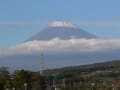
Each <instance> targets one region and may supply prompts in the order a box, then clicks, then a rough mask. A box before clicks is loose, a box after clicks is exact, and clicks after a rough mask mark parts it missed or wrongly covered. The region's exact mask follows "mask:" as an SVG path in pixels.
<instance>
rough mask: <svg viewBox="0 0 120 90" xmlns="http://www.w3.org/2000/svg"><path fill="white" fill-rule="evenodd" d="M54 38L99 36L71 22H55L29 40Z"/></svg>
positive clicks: (89, 37)
mask: <svg viewBox="0 0 120 90" xmlns="http://www.w3.org/2000/svg"><path fill="white" fill-rule="evenodd" d="M54 38H59V39H62V40H68V39H71V38H76V39H80V38H86V39H91V38H97V36H95V35H93V34H90V33H88V32H86V31H84V30H82V29H80V28H79V27H77V25H75V24H72V23H70V22H53V23H51V24H50V25H49V27H47V28H45V29H43V30H42V31H40V32H39V33H37V34H36V35H34V36H33V37H31V38H29V39H28V40H27V41H33V40H51V39H54Z"/></svg>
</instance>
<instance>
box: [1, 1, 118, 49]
mask: <svg viewBox="0 0 120 90" xmlns="http://www.w3.org/2000/svg"><path fill="white" fill-rule="evenodd" d="M119 4H120V0H1V1H0V41H1V42H0V48H3V47H8V46H13V45H15V44H19V43H21V42H22V41H25V40H26V39H28V38H29V37H31V36H32V35H34V34H35V33H37V32H39V31H40V30H42V29H43V28H44V27H46V26H47V25H48V24H49V23H51V22H53V21H69V22H73V23H76V24H77V25H78V26H79V27H80V28H82V29H84V30H86V31H88V32H91V33H93V34H95V35H97V36H100V37H105V38H117V39H118V38H120V5H119Z"/></svg>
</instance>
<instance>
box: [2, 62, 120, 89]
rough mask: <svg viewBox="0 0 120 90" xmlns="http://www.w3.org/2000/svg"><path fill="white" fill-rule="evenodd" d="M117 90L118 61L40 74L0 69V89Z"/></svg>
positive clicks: (118, 78)
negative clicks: (10, 71)
mask: <svg viewBox="0 0 120 90" xmlns="http://www.w3.org/2000/svg"><path fill="white" fill-rule="evenodd" d="M54 87H57V88H60V89H61V90H119V89H120V88H119V87H120V61H110V62H105V63H96V64H90V65H82V66H74V67H65V68H60V69H53V70H45V71H44V75H40V73H39V72H33V71H27V70H16V71H15V72H13V73H12V74H10V73H9V71H8V68H7V67H1V68H0V90H46V89H47V90H49V89H48V88H54Z"/></svg>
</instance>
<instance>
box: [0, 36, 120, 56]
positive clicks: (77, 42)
mask: <svg viewBox="0 0 120 90" xmlns="http://www.w3.org/2000/svg"><path fill="white" fill-rule="evenodd" d="M115 50H120V39H70V40H61V39H59V38H55V39H53V40H49V41H36V40H35V41H29V42H25V43H22V44H18V45H16V46H11V47H8V48H5V49H1V50H0V57H2V56H10V55H19V54H33V53H40V52H42V51H43V52H46V53H78V52H80V53H82V52H90V53H91V52H112V51H115Z"/></svg>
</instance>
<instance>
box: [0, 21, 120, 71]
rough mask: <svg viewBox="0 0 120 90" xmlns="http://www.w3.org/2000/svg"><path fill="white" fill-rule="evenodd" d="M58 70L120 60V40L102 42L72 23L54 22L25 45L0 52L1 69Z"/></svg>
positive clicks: (104, 40) (25, 42)
mask: <svg viewBox="0 0 120 90" xmlns="http://www.w3.org/2000/svg"><path fill="white" fill-rule="evenodd" d="M41 52H43V53H44V68H45V69H51V68H59V67H66V66H76V65H83V64H90V63H95V62H103V61H108V60H113V59H120V55H119V53H120V40H109V39H101V38H99V37H97V36H95V35H93V34H91V33H89V32H86V31H84V30H82V29H80V28H79V27H78V26H76V25H75V24H72V23H70V22H53V23H51V24H50V25H49V26H48V27H47V28H45V29H43V30H41V31H40V32H38V33H37V34H36V35H34V36H32V37H30V38H29V39H27V40H25V41H24V42H23V43H21V44H19V45H16V46H12V47H8V48H6V49H4V50H0V66H8V67H10V69H12V70H16V69H22V68H23V69H29V70H36V71H37V70H39V68H40V58H41V56H40V54H41Z"/></svg>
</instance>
